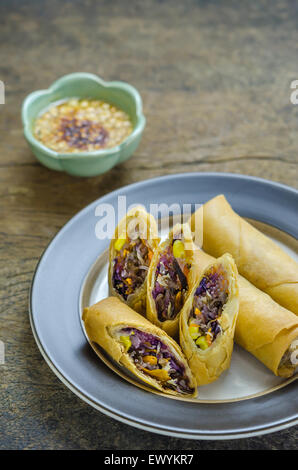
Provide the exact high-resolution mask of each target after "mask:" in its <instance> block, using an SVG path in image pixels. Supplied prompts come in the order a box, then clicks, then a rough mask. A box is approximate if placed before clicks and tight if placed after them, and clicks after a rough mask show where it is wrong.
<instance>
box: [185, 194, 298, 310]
mask: <svg viewBox="0 0 298 470" xmlns="http://www.w3.org/2000/svg"><path fill="white" fill-rule="evenodd" d="M202 212H203V217H202ZM191 227H192V231H193V232H195V231H197V236H199V235H200V231H201V230H203V249H204V251H206V252H207V253H209V254H210V255H212V256H215V257H218V256H221V255H222V254H223V253H226V252H228V253H230V254H231V255H232V256H233V257H234V259H235V262H236V264H237V267H238V271H239V273H240V274H241V275H242V276H244V277H245V278H246V279H248V280H249V281H250V282H251V283H252V284H254V285H255V286H256V287H258V288H259V289H261V290H263V291H264V292H266V293H267V294H268V295H270V296H271V297H272V298H273V299H274V300H276V302H278V303H279V304H280V305H283V306H284V307H285V308H287V309H289V310H291V311H292V312H294V313H295V314H296V315H298V263H296V261H294V260H293V259H292V258H291V257H290V256H289V255H288V254H287V253H286V252H285V251H283V250H282V249H281V248H280V247H279V246H278V245H277V244H276V243H274V242H273V241H272V240H271V239H270V238H268V237H267V236H265V235H264V234H262V233H261V232H260V231H259V230H257V229H256V228H254V227H253V226H252V225H251V224H249V223H248V222H246V221H245V220H244V219H243V218H242V217H240V216H239V215H238V214H236V213H235V212H234V211H233V209H232V208H231V206H230V204H229V203H228V202H227V200H226V199H225V197H224V196H223V195H219V196H217V197H215V198H213V199H211V200H210V201H209V202H207V203H206V204H204V205H203V206H202V207H200V209H198V211H196V212H195V213H194V214H193V215H192V217H191Z"/></svg>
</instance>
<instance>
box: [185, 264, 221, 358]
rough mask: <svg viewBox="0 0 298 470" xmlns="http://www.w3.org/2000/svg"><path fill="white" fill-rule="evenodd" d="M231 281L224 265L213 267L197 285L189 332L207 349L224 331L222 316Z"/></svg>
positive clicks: (202, 347) (194, 339) (196, 341)
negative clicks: (221, 321) (221, 323)
mask: <svg viewBox="0 0 298 470" xmlns="http://www.w3.org/2000/svg"><path fill="white" fill-rule="evenodd" d="M228 289H229V281H228V276H227V272H226V271H225V269H224V268H223V266H222V265H219V266H216V267H214V266H213V267H212V268H211V269H210V270H209V272H208V273H206V274H205V276H204V277H203V278H202V280H201V282H200V284H199V286H198V287H197V289H196V291H195V294H194V298H193V303H192V308H191V311H190V316H189V321H188V328H189V334H190V336H191V338H192V339H193V341H194V342H195V344H196V345H197V347H198V348H200V349H202V350H205V349H207V348H209V347H210V346H211V345H212V343H213V342H214V341H215V339H216V338H217V336H218V335H219V334H220V333H221V332H222V327H221V325H220V316H221V314H222V311H223V307H224V305H225V304H226V302H227V300H228V295H229V290H228Z"/></svg>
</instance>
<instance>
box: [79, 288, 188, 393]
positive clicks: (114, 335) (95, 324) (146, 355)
mask: <svg viewBox="0 0 298 470" xmlns="http://www.w3.org/2000/svg"><path fill="white" fill-rule="evenodd" d="M83 321H84V324H85V329H86V332H87V335H88V338H89V339H90V341H91V342H95V343H97V344H99V345H100V346H101V347H102V348H103V349H104V350H105V351H106V352H107V353H108V354H109V355H110V356H111V357H112V358H113V359H114V360H115V361H117V362H118V363H119V364H121V365H122V366H124V367H126V368H127V369H128V370H129V371H130V372H132V373H133V374H134V375H135V376H136V377H138V378H139V379H140V380H142V381H143V382H146V383H147V384H149V385H151V386H152V387H154V388H156V389H157V390H159V391H162V392H164V393H167V394H169V395H176V396H184V397H185V396H191V397H194V396H196V395H197V387H196V382H195V379H194V377H193V375H192V373H191V370H190V368H189V366H188V364H187V361H186V359H185V357H184V356H183V353H182V351H181V349H180V347H179V346H178V344H177V343H176V342H175V341H174V340H173V339H172V338H171V337H170V336H168V335H167V334H166V333H165V332H164V331H163V330H161V329H160V328H158V327H157V326H155V325H152V324H151V323H150V322H149V321H148V320H147V319H145V318H144V317H143V316H141V315H139V314H138V313H136V312H135V311H134V310H132V309H131V308H130V307H128V306H127V305H126V304H124V303H123V302H121V301H120V300H119V299H117V298H116V297H108V298H107V299H104V300H101V301H100V302H98V303H96V304H95V305H93V306H91V307H88V308H85V309H84V312H83Z"/></svg>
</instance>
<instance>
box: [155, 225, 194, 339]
mask: <svg viewBox="0 0 298 470" xmlns="http://www.w3.org/2000/svg"><path fill="white" fill-rule="evenodd" d="M196 251H197V248H196V247H195V245H194V243H193V241H192V236H191V231H190V228H189V225H188V224H184V225H181V224H176V225H175V226H174V228H173V230H172V231H171V232H170V234H169V237H168V239H167V240H166V241H164V242H163V243H161V244H160V246H159V247H158V248H157V249H156V250H155V253H154V255H153V258H152V261H151V264H150V268H149V272H148V277H147V311H146V316H147V318H148V320H150V321H151V322H152V323H154V324H155V325H157V326H159V327H160V328H162V329H163V330H164V331H166V332H167V333H168V334H169V335H170V336H173V337H175V336H177V335H178V332H179V316H180V311H181V309H182V307H183V305H184V303H185V301H186V299H187V296H188V294H189V292H190V291H191V289H192V287H193V285H194V282H195V280H196V270H197V264H196V263H195V252H196Z"/></svg>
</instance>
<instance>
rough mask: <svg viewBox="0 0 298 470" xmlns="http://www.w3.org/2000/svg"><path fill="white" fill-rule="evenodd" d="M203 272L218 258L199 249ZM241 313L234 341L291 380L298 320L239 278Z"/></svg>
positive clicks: (275, 372) (297, 348)
mask: <svg viewBox="0 0 298 470" xmlns="http://www.w3.org/2000/svg"><path fill="white" fill-rule="evenodd" d="M197 261H198V267H199V269H200V270H201V271H204V269H206V266H208V265H210V263H212V262H214V261H215V258H213V257H212V256H210V255H208V254H207V253H205V252H203V251H202V250H199V251H198V252H197ZM238 285H239V313H238V318H237V322H236V329H235V341H236V343H238V344H239V345H240V346H242V347H243V348H244V349H246V351H248V352H250V353H251V354H253V355H254V356H255V357H256V358H257V359H259V360H260V361H261V362H262V363H263V364H264V365H265V366H266V367H268V369H270V370H271V371H272V372H273V373H274V374H275V375H277V376H280V377H291V376H292V375H293V374H294V372H295V369H296V367H297V366H296V365H295V362H296V358H297V357H298V318H297V316H296V315H295V314H294V313H293V312H290V311H289V310H287V309H285V308H284V307H282V306H281V305H279V304H278V303H277V302H275V301H274V300H273V299H272V298H271V297H270V296H269V295H268V294H266V293H265V292H263V291H261V290H260V289H258V288H257V287H255V286H254V285H253V284H251V283H250V282H249V281H247V280H246V279H245V278H243V277H242V276H240V275H239V276H238Z"/></svg>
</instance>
